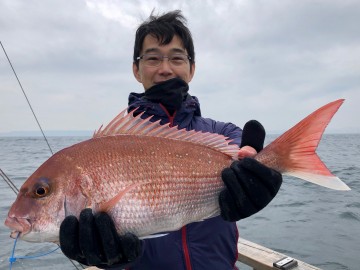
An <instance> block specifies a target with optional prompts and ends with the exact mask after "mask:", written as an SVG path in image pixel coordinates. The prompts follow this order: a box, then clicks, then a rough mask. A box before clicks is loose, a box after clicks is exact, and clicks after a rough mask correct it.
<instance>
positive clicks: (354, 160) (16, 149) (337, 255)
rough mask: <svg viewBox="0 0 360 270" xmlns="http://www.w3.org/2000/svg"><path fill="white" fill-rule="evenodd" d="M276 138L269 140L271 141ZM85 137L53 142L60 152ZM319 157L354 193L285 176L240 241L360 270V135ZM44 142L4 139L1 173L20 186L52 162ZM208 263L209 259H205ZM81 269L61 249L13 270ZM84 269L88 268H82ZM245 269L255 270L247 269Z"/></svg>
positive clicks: (2, 237)
mask: <svg viewBox="0 0 360 270" xmlns="http://www.w3.org/2000/svg"><path fill="white" fill-rule="evenodd" d="M274 138H276V136H275V135H270V136H268V137H267V142H269V141H272V140H273V139H274ZM85 139H86V138H85V137H49V138H48V140H49V143H50V145H51V146H52V148H53V150H54V151H58V150H60V149H62V148H64V147H66V146H69V145H72V144H74V143H76V142H79V141H82V140H85ZM317 152H318V154H319V156H320V157H321V158H322V160H323V161H324V162H325V163H326V164H327V166H328V168H329V169H330V170H331V171H332V172H333V173H334V174H335V175H337V176H338V177H339V178H341V179H342V180H343V181H344V182H345V183H346V184H348V185H349V187H350V188H351V189H352V190H351V191H346V192H344V191H334V190H330V189H327V188H324V187H320V186H317V185H314V184H311V183H308V182H305V181H303V180H299V179H296V178H291V177H284V183H283V185H282V187H281V189H280V191H279V193H278V195H277V196H276V198H275V199H274V200H273V201H272V202H271V203H270V204H269V205H268V206H267V207H266V208H265V209H263V210H262V211H260V212H259V213H257V214H255V215H253V216H251V217H249V218H247V219H245V220H242V221H240V222H238V227H239V232H240V236H241V237H242V238H245V239H247V240H249V241H252V242H255V243H257V244H260V245H263V246H265V247H267V248H270V249H273V250H276V251H279V252H282V253H285V254H287V255H289V256H292V257H294V258H297V259H299V260H302V261H305V262H307V263H309V264H312V265H314V266H317V267H319V268H322V269H330V270H341V269H344V270H347V269H352V270H358V269H360V256H359V250H360V134H325V135H324V136H323V139H322V141H321V143H320V145H319V148H318V151H317ZM49 157H50V151H49V149H48V147H47V145H46V143H45V141H44V140H43V138H41V137H8V138H5V137H0V168H1V169H2V170H3V171H4V172H5V173H6V174H7V175H8V176H9V178H10V179H11V180H12V181H13V182H14V183H15V185H16V186H17V187H20V186H21V185H22V183H23V182H24V181H25V179H26V178H27V177H28V176H29V175H30V174H31V173H32V172H33V171H34V170H35V169H36V168H37V167H38V166H39V165H40V164H42V163H43V162H44V161H45V160H46V159H47V158H49ZM15 198H16V195H15V193H14V192H13V191H12V190H11V189H10V188H9V187H8V186H7V184H6V183H5V181H3V179H2V178H0V270H3V269H9V262H8V258H9V257H10V254H11V251H12V247H13V243H14V241H13V240H12V239H11V238H9V233H10V231H9V229H8V228H7V227H5V226H4V220H5V218H6V215H7V212H8V210H9V208H10V205H11V204H12V202H13V201H14V200H15ZM56 247H57V246H56V245H55V244H38V243H26V242H23V241H18V245H17V248H16V251H15V255H16V256H28V255H34V254H38V253H44V252H47V251H49V250H52V249H55V248H56ZM204 259H206V258H204ZM49 268H51V269H53V270H60V269H76V268H75V267H74V266H73V265H72V264H71V262H70V261H69V260H68V259H67V258H66V257H65V256H63V255H62V253H61V251H60V250H57V251H56V252H54V253H52V254H51V255H48V256H45V257H42V258H39V259H33V260H18V261H16V262H15V263H14V264H13V267H12V269H49ZM78 269H82V268H81V267H80V266H78ZM241 269H249V268H248V267H246V266H243V265H241Z"/></svg>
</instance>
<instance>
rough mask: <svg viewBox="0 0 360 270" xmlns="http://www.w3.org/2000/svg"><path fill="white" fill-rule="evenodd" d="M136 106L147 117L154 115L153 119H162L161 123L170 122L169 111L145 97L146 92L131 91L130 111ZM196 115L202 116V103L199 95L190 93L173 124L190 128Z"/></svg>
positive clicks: (177, 112)
mask: <svg viewBox="0 0 360 270" xmlns="http://www.w3.org/2000/svg"><path fill="white" fill-rule="evenodd" d="M136 108H138V110H137V112H138V113H140V112H144V117H145V118H146V117H149V116H152V115H153V118H152V121H157V120H160V121H161V124H165V123H168V122H169V117H168V114H167V112H166V111H164V109H163V108H162V107H161V106H160V104H159V103H154V102H152V101H149V100H147V99H145V98H144V93H130V95H129V108H128V111H132V110H134V109H136ZM135 115H136V113H135ZM194 116H201V111H200V103H199V100H198V99H197V97H195V96H190V95H188V96H187V98H186V100H185V101H183V103H182V104H181V107H180V109H179V110H178V111H176V114H175V118H174V122H173V124H174V125H179V128H189V127H190V125H191V120H192V118H193V117H194Z"/></svg>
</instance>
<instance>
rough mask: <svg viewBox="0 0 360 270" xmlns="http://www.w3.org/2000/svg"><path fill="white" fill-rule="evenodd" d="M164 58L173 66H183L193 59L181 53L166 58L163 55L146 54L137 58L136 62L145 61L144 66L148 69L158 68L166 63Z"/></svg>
mask: <svg viewBox="0 0 360 270" xmlns="http://www.w3.org/2000/svg"><path fill="white" fill-rule="evenodd" d="M164 58H167V59H168V60H169V63H170V64H171V65H173V66H176V67H178V66H181V65H184V64H186V63H187V62H188V60H190V59H191V57H190V56H188V55H186V54H181V53H175V54H171V55H169V56H164V55H161V54H155V53H154V54H144V55H141V56H138V57H136V60H143V61H144V64H145V65H146V66H148V67H158V66H160V64H161V63H162V61H164Z"/></svg>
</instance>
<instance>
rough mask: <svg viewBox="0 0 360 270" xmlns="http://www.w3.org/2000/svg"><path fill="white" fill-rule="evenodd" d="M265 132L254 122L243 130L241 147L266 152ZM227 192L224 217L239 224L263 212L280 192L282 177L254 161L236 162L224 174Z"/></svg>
mask: <svg viewBox="0 0 360 270" xmlns="http://www.w3.org/2000/svg"><path fill="white" fill-rule="evenodd" d="M264 140H265V130H264V128H263V126H262V125H261V124H260V123H259V122H257V121H255V120H251V121H249V122H247V123H246V124H245V126H244V129H243V134H242V139H241V147H243V146H245V145H248V146H251V147H253V148H255V150H256V151H257V152H260V151H261V150H262V149H263V146H264ZM221 177H222V180H223V181H224V183H225V186H226V188H225V189H224V190H223V191H222V192H221V193H220V196H219V204H220V210H221V216H222V218H223V219H224V220H227V221H238V220H240V219H243V218H246V217H249V216H251V215H253V214H255V213H257V212H258V211H260V210H261V209H263V208H264V207H265V206H266V205H267V204H268V203H269V202H270V201H271V200H272V199H273V198H274V197H275V195H276V193H277V192H278V191H279V189H280V186H281V183H282V176H281V174H280V173H279V172H277V171H275V170H273V169H271V168H269V167H266V166H265V165H263V164H261V163H259V162H258V161H256V160H255V159H253V158H244V159H242V160H241V161H234V162H233V163H232V164H231V166H230V168H225V169H224V170H223V171H222V175H221Z"/></svg>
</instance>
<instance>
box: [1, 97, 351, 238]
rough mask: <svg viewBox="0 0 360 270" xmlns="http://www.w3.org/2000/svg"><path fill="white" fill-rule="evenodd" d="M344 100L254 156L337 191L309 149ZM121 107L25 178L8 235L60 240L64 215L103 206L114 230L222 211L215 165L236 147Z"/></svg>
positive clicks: (165, 225)
mask: <svg viewBox="0 0 360 270" xmlns="http://www.w3.org/2000/svg"><path fill="white" fill-rule="evenodd" d="M342 103H343V100H337V101H334V102H332V103H329V104H327V105H325V106H324V107H322V108H320V109H318V110H317V111H315V112H314V113H312V114H311V115H309V116H308V117H307V118H305V119H304V120H302V121H301V122H299V123H298V124H297V125H296V126H294V127H293V128H292V129H290V130H289V131H287V132H286V133H284V134H283V135H282V136H280V137H279V138H278V139H277V140H275V141H274V142H272V143H271V144H269V145H268V146H267V147H265V148H264V149H263V150H262V151H261V152H260V153H258V154H257V155H256V156H255V159H257V160H258V161H260V162H261V163H263V164H265V165H267V166H270V167H272V168H273V169H275V170H278V171H279V172H281V173H282V174H287V175H293V176H296V177H299V178H303V179H305V180H308V181H311V182H313V183H316V184H319V185H322V186H325V187H329V188H333V189H339V190H347V189H349V188H348V187H347V186H346V185H345V184H344V183H343V182H342V181H341V180H340V179H338V178H337V177H335V176H333V175H332V174H331V173H330V171H329V170H328V169H327V168H326V166H325V165H324V164H323V163H322V162H321V161H320V159H319V157H318V156H317V155H316V153H315V150H316V148H317V146H318V143H319V141H320V139H321V136H322V134H323V132H324V129H325V127H326V126H327V124H328V123H329V121H330V120H331V118H332V116H333V115H334V114H335V113H336V111H337V110H338V108H339V107H340V106H341V104H342ZM140 116H141V115H138V116H136V117H135V116H133V113H132V112H130V113H128V114H126V111H124V112H122V113H121V114H120V115H118V116H117V117H116V118H115V119H114V120H113V121H112V122H110V124H109V125H108V126H107V127H106V128H104V129H103V130H102V129H101V128H100V130H99V131H97V132H96V133H95V134H94V136H93V138H91V139H89V140H87V141H83V142H80V143H78V144H75V145H73V146H70V147H68V148H65V149H63V150H61V151H59V152H58V153H56V154H54V155H53V156H52V157H50V158H49V159H48V160H47V161H46V162H45V163H44V164H42V165H41V166H40V167H39V168H38V169H37V170H36V171H35V172H34V173H33V174H32V175H31V176H30V177H29V178H28V179H27V180H26V182H25V183H24V184H23V186H22V187H21V189H20V192H19V194H18V197H17V199H16V201H15V202H14V203H13V205H12V206H11V209H10V211H9V213H8V217H7V219H6V221H5V225H6V226H8V227H9V228H10V229H12V230H13V232H12V236H13V237H14V236H16V235H17V234H18V233H20V238H22V239H23V240H26V241H31V242H58V240H59V227H60V224H61V222H62V221H63V220H64V218H65V217H66V216H68V215H75V216H77V217H78V216H79V213H80V211H81V210H82V209H84V208H85V207H90V208H92V209H93V211H94V212H96V211H106V212H108V213H109V214H110V215H111V216H112V218H113V219H114V221H115V224H116V228H117V230H118V232H119V234H124V233H126V232H132V233H134V234H136V235H137V236H139V237H147V236H149V235H153V234H157V233H160V232H167V231H173V230H177V229H179V228H181V227H182V226H184V225H185V224H188V223H191V222H196V221H201V220H204V219H207V218H210V217H213V216H217V215H219V213H220V210H219V204H218V196H219V193H220V192H221V191H222V190H223V189H224V185H223V182H222V180H221V177H220V175H221V171H222V170H223V169H224V168H225V167H228V166H229V165H230V164H231V163H232V161H233V160H235V159H237V158H238V157H239V154H241V153H242V152H241V151H239V148H238V147H237V146H236V145H232V144H229V141H228V140H227V138H225V137H223V136H221V135H217V134H211V133H202V132H195V131H185V130H178V129H177V128H176V127H169V126H168V125H160V124H159V123H158V122H151V121H150V120H149V119H142V118H141V117H140Z"/></svg>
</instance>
